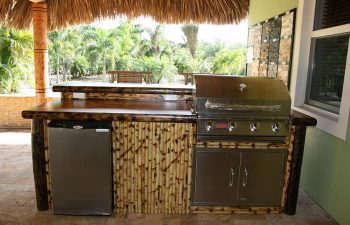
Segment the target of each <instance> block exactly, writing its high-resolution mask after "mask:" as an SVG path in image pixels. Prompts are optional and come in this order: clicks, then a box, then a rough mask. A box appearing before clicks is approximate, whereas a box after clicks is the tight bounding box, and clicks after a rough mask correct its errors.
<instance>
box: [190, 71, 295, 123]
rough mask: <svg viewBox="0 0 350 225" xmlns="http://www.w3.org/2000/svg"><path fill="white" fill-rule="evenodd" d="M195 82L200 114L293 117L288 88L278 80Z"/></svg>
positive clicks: (205, 78)
mask: <svg viewBox="0 0 350 225" xmlns="http://www.w3.org/2000/svg"><path fill="white" fill-rule="evenodd" d="M195 81H196V97H197V112H198V113H199V114H227V113H230V114H232V113H235V114H236V115H242V114H244V115H247V114H249V115H251V116H254V114H255V116H257V117H258V116H263V115H269V116H288V115H289V114H290V105H291V100H290V97H289V93H288V90H287V87H286V85H285V84H284V83H283V82H282V81H281V80H279V79H277V78H262V77H238V76H224V75H209V76H208V75H197V76H195Z"/></svg>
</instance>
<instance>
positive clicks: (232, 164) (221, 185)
mask: <svg viewBox="0 0 350 225" xmlns="http://www.w3.org/2000/svg"><path fill="white" fill-rule="evenodd" d="M240 154H241V153H240V152H232V151H229V150H219V149H210V150H208V149H205V148H195V149H194V155H193V182H192V183H193V185H192V200H191V203H192V205H220V206H230V205H235V204H236V203H237V187H238V174H239V163H240Z"/></svg>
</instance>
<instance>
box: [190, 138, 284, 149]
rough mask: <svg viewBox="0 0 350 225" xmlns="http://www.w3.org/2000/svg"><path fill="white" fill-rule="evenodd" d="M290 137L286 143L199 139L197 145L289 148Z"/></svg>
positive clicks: (237, 147) (236, 147) (206, 146)
mask: <svg viewBox="0 0 350 225" xmlns="http://www.w3.org/2000/svg"><path fill="white" fill-rule="evenodd" d="M288 143H289V140H288V138H287V139H286V141H285V142H284V143H276V142H239V141H237V142H235V141H199V142H196V143H195V145H196V147H205V148H234V149H279V148H287V147H288Z"/></svg>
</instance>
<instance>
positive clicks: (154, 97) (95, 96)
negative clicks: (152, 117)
mask: <svg viewBox="0 0 350 225" xmlns="http://www.w3.org/2000/svg"><path fill="white" fill-rule="evenodd" d="M64 93H69V92H64ZM84 99H86V100H131V101H193V95H169V94H168V95H163V94H118V93H86V95H85V98H84Z"/></svg>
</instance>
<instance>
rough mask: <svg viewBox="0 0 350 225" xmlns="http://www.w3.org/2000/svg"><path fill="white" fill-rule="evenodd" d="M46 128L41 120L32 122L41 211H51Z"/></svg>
mask: <svg viewBox="0 0 350 225" xmlns="http://www.w3.org/2000/svg"><path fill="white" fill-rule="evenodd" d="M45 126H46V123H45V121H44V120H41V119H33V121H32V157H33V173H34V183H35V195H36V206H37V209H38V210H39V211H44V210H48V209H49V200H48V192H47V180H46V163H45V141H44V140H45Z"/></svg>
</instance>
